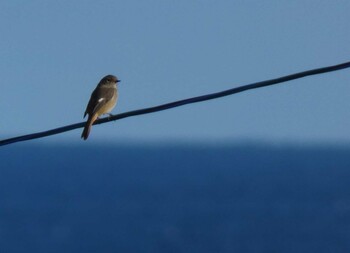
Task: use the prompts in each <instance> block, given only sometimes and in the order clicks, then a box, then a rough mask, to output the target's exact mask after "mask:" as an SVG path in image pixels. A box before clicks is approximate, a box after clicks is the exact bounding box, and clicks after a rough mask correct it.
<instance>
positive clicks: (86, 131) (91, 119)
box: [81, 114, 97, 140]
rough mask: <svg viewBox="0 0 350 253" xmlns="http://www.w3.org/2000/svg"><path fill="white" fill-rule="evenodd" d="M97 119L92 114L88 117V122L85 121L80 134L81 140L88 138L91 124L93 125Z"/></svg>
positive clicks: (95, 115)
mask: <svg viewBox="0 0 350 253" xmlns="http://www.w3.org/2000/svg"><path fill="white" fill-rule="evenodd" d="M96 119H97V114H94V115H92V116H91V117H90V115H89V118H88V120H87V121H86V124H85V127H84V130H83V132H82V133H81V138H82V139H84V140H86V139H87V138H88V137H89V134H90V130H91V126H92V124H94V122H95V120H96Z"/></svg>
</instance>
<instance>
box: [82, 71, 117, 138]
mask: <svg viewBox="0 0 350 253" xmlns="http://www.w3.org/2000/svg"><path fill="white" fill-rule="evenodd" d="M119 82H120V80H119V79H118V78H117V77H116V76H114V75H107V76H105V77H103V78H102V79H101V81H100V82H99V83H98V84H97V87H96V88H95V90H94V91H93V92H92V94H91V97H90V100H89V103H88V105H87V107H86V110H85V113H84V117H83V118H85V117H86V115H89V116H88V119H87V121H86V124H85V127H84V130H83V132H82V134H81V138H82V139H84V140H86V139H87V138H88V137H89V134H90V130H91V126H92V125H93V124H94V122H95V121H96V120H97V119H98V118H99V117H100V116H101V115H103V114H109V112H110V111H112V110H113V108H114V107H115V105H116V104H117V100H118V88H117V86H118V85H117V84H118V83H119ZM110 115H111V114H110Z"/></svg>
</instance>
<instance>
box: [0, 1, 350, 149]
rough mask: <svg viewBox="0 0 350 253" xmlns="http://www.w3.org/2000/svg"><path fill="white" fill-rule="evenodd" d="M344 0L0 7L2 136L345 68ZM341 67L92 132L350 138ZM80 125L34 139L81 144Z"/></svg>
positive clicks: (347, 5)
mask: <svg viewBox="0 0 350 253" xmlns="http://www.w3.org/2000/svg"><path fill="white" fill-rule="evenodd" d="M349 10H350V2H349V1H340V0H337V1H298V0H296V1H280V0H279V1H277V0H276V1H181V0H180V1H160V0H159V1H16V0H15V1H1V2H0V31H1V40H0V87H1V93H0V114H1V116H2V119H1V121H0V122H1V123H0V129H1V136H2V138H6V137H12V136H15V135H21V134H27V133H32V132H37V131H43V130H48V129H52V128H56V127H60V126H64V125H67V124H72V123H77V122H80V121H82V116H83V113H84V110H85V107H86V104H87V102H88V99H89V97H90V94H91V92H92V90H93V89H94V88H95V86H96V84H97V83H98V81H99V80H100V79H101V78H102V77H103V76H104V75H106V74H114V75H117V76H118V77H119V79H121V80H122V82H121V84H120V87H119V92H120V97H119V101H118V105H117V107H116V108H115V109H114V111H113V113H120V112H125V111H128V110H134V109H139V108H143V107H149V106H154V105H158V104H162V103H166V102H170V101H175V100H178V99H183V98H188V97H192V96H197V95H202V94H206V93H211V92H216V91H220V90H225V89H229V88H232V87H236V86H240V85H244V84H248V83H251V82H256V81H262V80H265V79H270V78H275V77H279V76H282V75H287V74H290V73H294V72H299V71H303V70H307V69H312V68H318V67H322V66H327V65H333V64H337V63H342V62H345V61H349V60H350V55H349V52H350V35H349V24H350V15H349ZM349 94H350V74H349V70H345V71H339V72H334V73H331V74H325V75H319V76H314V77H309V78H305V79H301V80H296V81H293V82H289V83H285V84H282V85H277V86H272V87H268V88H262V89H257V90H253V91H248V92H245V93H241V94H237V95H234V96H230V97H225V98H221V99H219V100H213V101H208V102H204V103H200V104H195V105H189V106H185V107H181V108H177V109H173V110H167V111H163V112H159V113H155V114H150V115H144V116H139V117H135V118H129V119H124V120H120V121H116V122H112V123H108V124H103V125H99V126H95V127H94V128H93V129H92V133H91V136H90V138H89V142H97V141H99V140H109V141H111V142H114V141H115V142H118V141H119V140H131V139H132V140H135V141H139V140H155V141H158V140H170V139H171V140H186V141H192V140H201V141H206V140H214V141H215V140H220V141H225V140H226V141H235V140H266V141H271V142H275V141H294V142H308V143H312V142H341V143H344V142H345V143H348V142H349V141H350V110H349V107H350V102H349ZM80 134H81V129H79V130H74V131H71V132H68V133H64V134H60V135H56V136H51V137H48V138H46V139H43V140H42V141H66V140H69V141H72V142H82V141H81V140H80Z"/></svg>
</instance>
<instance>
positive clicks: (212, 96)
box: [0, 62, 350, 146]
mask: <svg viewBox="0 0 350 253" xmlns="http://www.w3.org/2000/svg"><path fill="white" fill-rule="evenodd" d="M349 67H350V62H345V63H341V64H337V65H333V66H328V67H323V68H318V69H312V70H307V71H303V72H299V73H295V74H291V75H287V76H283V77H279V78H275V79H270V80H266V81H261V82H256V83H252V84H248V85H243V86H239V87H236V88H232V89H228V90H224V91H220V92H216V93H211V94H207V95H202V96H198V97H192V98H187V99H183V100H179V101H175V102H170V103H167V104H162V105H158V106H153V107H148V108H143V109H139V110H134V111H128V112H124V113H120V114H117V115H113V116H110V117H105V118H102V119H99V120H96V121H95V123H94V125H99V124H103V123H107V122H110V121H115V120H120V119H124V118H128V117H132V116H138V115H142V114H148V113H154V112H158V111H163V110H168V109H171V108H175V107H178V106H183V105H188V104H193V103H198V102H203V101H207V100H211V99H216V98H220V97H225V96H229V95H233V94H236V93H240V92H243V91H247V90H251V89H257V88H262V87H266V86H270V85H274V84H278V83H283V82H287V81H291V80H295V79H299V78H303V77H306V76H312V75H318V74H323V73H328V72H332V71H337V70H341V69H346V68H349ZM84 126H85V122H80V123H76V124H72V125H68V126H63V127H58V128H55V129H51V130H47V131H43V132H37V133H33V134H27V135H22V136H18V137H13V138H9V139H5V140H1V141H0V146H4V145H9V144H12V143H16V142H22V141H28V140H33V139H38V138H43V137H46V136H50V135H55V134H59V133H63V132H67V131H71V130H74V129H77V128H81V127H84Z"/></svg>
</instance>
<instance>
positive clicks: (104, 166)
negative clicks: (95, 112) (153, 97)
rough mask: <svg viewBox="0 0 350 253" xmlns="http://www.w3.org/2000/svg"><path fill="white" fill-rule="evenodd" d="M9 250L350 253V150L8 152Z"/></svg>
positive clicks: (0, 226)
mask: <svg viewBox="0 0 350 253" xmlns="http://www.w3.org/2000/svg"><path fill="white" fill-rule="evenodd" d="M0 166H1V168H0V252H5V253H10V252H26V253H31V252H33V253H34V252H35V253H40V252H45V253H51V252H66V253H70V252H72V253H73V252H143V253H146V252H149V253H154V252H174V253H175V252H176V253H179V252H191V253H193V252H201V253H206V252H208V253H209V252H211V253H213V252H215V253H220V252H222V253H224V252H225V253H226V252H227V253H232V252H266V253H273V252H276V253H277V252H287V253H289V252H290V253H292V252H293V253H295V252H298V253H300V252H318V253H323V252H350V146H346V145H345V146H337V145H306V146H303V145H292V144H278V145H273V144H263V143H249V144H244V143H237V144H217V145H214V144H212V143H211V144H206V143H200V144H199V143H197V144H186V143H162V144H159V145H157V144H142V143H140V144H135V143H133V144H127V143H122V144H115V145H113V144H108V145H102V144H97V145H96V144H95V145H94V144H93V142H92V141H90V143H89V142H87V143H84V145H82V144H79V145H73V144H70V143H67V144H53V143H51V144H30V143H26V144H14V145H11V146H4V147H1V148H0Z"/></svg>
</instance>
